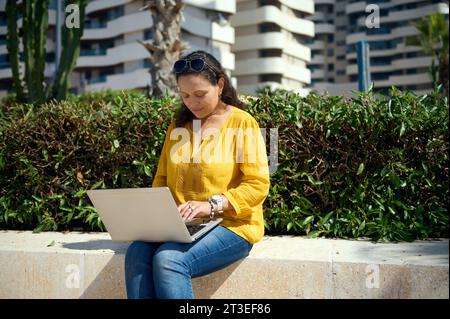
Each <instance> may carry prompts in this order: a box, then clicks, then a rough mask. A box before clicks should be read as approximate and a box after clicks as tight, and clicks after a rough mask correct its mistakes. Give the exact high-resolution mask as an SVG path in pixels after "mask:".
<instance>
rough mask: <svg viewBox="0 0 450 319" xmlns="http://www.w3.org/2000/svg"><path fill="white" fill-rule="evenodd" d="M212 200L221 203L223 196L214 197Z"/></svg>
mask: <svg viewBox="0 0 450 319" xmlns="http://www.w3.org/2000/svg"><path fill="white" fill-rule="evenodd" d="M212 199H213V200H215V201H219V200H221V199H222V196H220V195H213V197H212Z"/></svg>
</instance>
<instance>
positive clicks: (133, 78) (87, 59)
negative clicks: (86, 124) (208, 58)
mask: <svg viewBox="0 0 450 319" xmlns="http://www.w3.org/2000/svg"><path fill="white" fill-rule="evenodd" d="M184 2H185V9H184V11H183V14H184V21H183V24H182V40H184V41H185V42H188V44H189V46H190V48H189V49H188V51H193V50H197V49H202V50H205V51H208V52H212V53H213V54H214V56H215V57H216V58H217V59H218V60H219V61H220V62H221V63H222V65H223V67H224V68H225V69H226V70H227V72H228V73H229V74H230V75H231V70H234V69H235V62H234V54H233V53H232V52H231V46H232V45H233V43H234V39H235V35H234V28H233V27H232V26H231V25H230V23H229V17H230V16H231V15H232V14H234V13H235V11H236V2H235V1H234V0H232V1H228V0H220V1H205V0H185V1H184ZM145 3H146V0H93V1H89V3H88V5H87V7H86V18H85V28H84V33H83V36H82V39H81V48H80V56H79V58H78V60H77V65H76V68H75V71H74V73H73V75H72V87H73V89H74V91H75V92H83V91H98V90H102V89H106V88H112V89H129V88H136V89H144V88H146V87H147V85H148V84H149V83H150V81H151V78H150V74H149V72H148V70H149V68H150V60H149V52H148V51H147V50H146V49H145V48H144V47H143V46H142V45H141V44H140V43H138V42H137V40H141V41H144V42H145V41H151V39H152V33H151V30H150V27H151V26H152V18H151V14H150V12H149V11H145V10H144V11H140V10H139V9H140V8H142V7H144V5H145ZM5 5H6V0H0V96H2V95H4V94H5V93H6V92H7V91H9V90H11V88H12V76H11V69H10V67H9V63H8V61H7V54H8V52H7V49H6V13H5ZM18 25H19V26H20V25H21V18H20V19H19V20H18ZM55 25H56V0H53V1H52V3H51V6H50V9H49V32H48V39H47V65H46V69H45V75H46V77H47V78H51V77H52V76H53V74H54V71H55V63H54V61H55V39H56V32H55V29H56V28H55Z"/></svg>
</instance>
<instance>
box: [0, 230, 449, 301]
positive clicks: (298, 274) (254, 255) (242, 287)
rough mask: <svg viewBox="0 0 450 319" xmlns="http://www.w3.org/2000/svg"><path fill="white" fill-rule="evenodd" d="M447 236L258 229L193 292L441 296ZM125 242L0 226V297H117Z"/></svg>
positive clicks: (445, 294)
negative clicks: (246, 252) (397, 237)
mask: <svg viewBox="0 0 450 319" xmlns="http://www.w3.org/2000/svg"><path fill="white" fill-rule="evenodd" d="M448 243H449V241H448V239H443V240H436V241H416V242H413V243H397V244H394V243H377V244H374V243H372V242H369V241H349V240H333V239H306V238H302V237H288V236H281V237H265V238H264V239H263V240H262V241H261V242H259V243H257V244H256V245H254V247H253V250H252V252H251V254H250V256H248V257H247V258H245V259H244V260H241V261H239V262H236V263H234V264H233V265H230V266H229V267H227V268H224V269H222V270H220V271H218V272H215V273H213V274H210V275H206V276H203V277H199V278H194V279H193V285H194V292H195V295H196V297H197V298H261V299H263V298H446V299H448V298H449V277H448V270H449V259H448V248H449V247H448ZM127 247H128V243H117V242H113V241H111V240H110V237H109V235H108V234H107V233H55V232H46V233H41V234H33V233H31V232H17V231H0V298H125V297H126V296H125V288H124V274H123V263H124V254H125V251H126V249H127Z"/></svg>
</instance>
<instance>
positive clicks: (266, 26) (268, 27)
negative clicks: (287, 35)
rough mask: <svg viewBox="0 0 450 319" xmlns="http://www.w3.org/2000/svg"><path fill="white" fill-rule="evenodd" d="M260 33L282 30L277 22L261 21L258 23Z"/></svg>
mask: <svg viewBox="0 0 450 319" xmlns="http://www.w3.org/2000/svg"><path fill="white" fill-rule="evenodd" d="M258 29H259V33H267V32H281V28H280V26H279V25H277V24H275V23H261V24H259V25H258Z"/></svg>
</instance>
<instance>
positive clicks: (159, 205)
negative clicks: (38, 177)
mask: <svg viewBox="0 0 450 319" xmlns="http://www.w3.org/2000/svg"><path fill="white" fill-rule="evenodd" d="M87 194H88V196H89V198H90V199H91V201H92V203H93V204H94V207H95V208H96V209H97V212H98V214H99V215H100V218H101V220H102V221H103V223H104V224H105V227H106V230H107V231H108V233H109V234H110V235H111V239H112V240H115V241H135V240H141V241H149V242H167V241H172V242H180V243H191V242H193V241H195V240H197V239H198V238H200V237H201V236H202V235H204V234H205V233H206V232H208V231H210V230H211V229H213V228H214V227H216V226H217V225H219V224H220V222H221V221H222V218H217V219H213V220H210V219H209V218H206V219H203V218H194V219H193V220H192V221H190V222H185V221H183V218H182V217H181V215H180V213H179V211H178V208H177V205H176V203H175V200H174V199H173V197H172V193H171V192H170V190H169V188H168V187H152V188H121V189H96V190H88V191H87Z"/></svg>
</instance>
